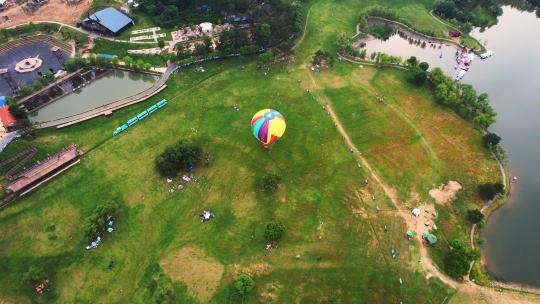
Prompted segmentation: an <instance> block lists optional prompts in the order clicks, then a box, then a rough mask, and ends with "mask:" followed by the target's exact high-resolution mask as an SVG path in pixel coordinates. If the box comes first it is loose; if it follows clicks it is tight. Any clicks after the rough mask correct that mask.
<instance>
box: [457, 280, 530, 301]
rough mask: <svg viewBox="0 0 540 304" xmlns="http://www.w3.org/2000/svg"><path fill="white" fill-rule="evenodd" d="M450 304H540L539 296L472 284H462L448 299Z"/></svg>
mask: <svg viewBox="0 0 540 304" xmlns="http://www.w3.org/2000/svg"><path fill="white" fill-rule="evenodd" d="M448 303H450V304H492V303H498V304H532V303H540V296H538V295H532V294H524V293H517V292H511V291H508V290H504V291H500V290H497V289H495V288H489V287H481V286H477V285H474V284H472V283H467V284H462V285H460V286H459V287H458V293H457V294H456V295H455V296H454V297H452V298H451V299H450V301H449V302H448Z"/></svg>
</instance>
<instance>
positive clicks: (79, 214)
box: [0, 0, 497, 303]
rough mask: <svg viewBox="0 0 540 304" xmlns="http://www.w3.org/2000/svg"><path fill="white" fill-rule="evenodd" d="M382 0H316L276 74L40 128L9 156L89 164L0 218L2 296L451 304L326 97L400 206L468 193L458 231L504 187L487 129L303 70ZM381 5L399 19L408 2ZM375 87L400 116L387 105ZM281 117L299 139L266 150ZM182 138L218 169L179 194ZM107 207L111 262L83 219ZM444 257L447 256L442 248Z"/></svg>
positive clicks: (370, 87)
mask: <svg viewBox="0 0 540 304" xmlns="http://www.w3.org/2000/svg"><path fill="white" fill-rule="evenodd" d="M375 3H376V2H366V3H364V2H362V3H359V2H355V1H340V2H333V1H328V0H315V1H314V2H312V3H311V4H310V6H308V7H307V8H306V11H307V9H309V8H310V9H311V10H310V17H309V22H308V24H307V29H308V30H307V33H306V36H305V38H304V40H303V42H302V43H301V44H300V46H299V47H298V48H297V49H296V63H293V64H290V65H286V66H274V67H273V68H272V69H271V71H270V72H269V73H268V74H265V73H264V72H263V71H262V70H259V69H257V68H256V63H255V62H252V61H250V60H248V59H244V58H241V59H235V60H227V61H219V62H212V63H208V64H205V65H204V67H205V69H206V72H205V73H197V72H194V71H193V69H186V70H183V71H180V72H179V73H178V74H177V75H175V76H173V77H172V78H171V79H170V81H169V82H168V89H167V90H165V91H164V92H163V93H161V94H160V95H159V96H156V97H155V98H152V99H151V100H148V101H145V102H143V103H141V104H138V105H134V106H132V107H130V108H127V109H124V110H121V111H118V112H115V113H114V115H112V117H109V118H104V117H101V118H96V119H93V120H91V121H88V122H85V123H82V124H79V125H75V126H72V127H69V128H66V129H60V130H56V129H51V130H42V131H39V132H38V133H37V135H38V136H37V138H36V139H34V140H19V141H17V142H15V143H14V144H12V145H10V146H9V148H8V149H7V150H6V151H5V152H4V153H3V154H2V158H3V157H8V156H9V155H12V154H14V153H16V152H17V151H20V150H21V149H23V148H24V147H27V146H29V145H37V146H38V147H39V149H40V152H39V155H38V156H36V158H35V159H39V158H42V157H44V156H45V155H46V154H48V153H53V152H55V151H57V150H58V149H60V148H61V147H63V146H66V145H68V144H71V143H76V144H78V145H79V146H80V148H81V149H82V150H83V151H85V154H84V155H83V157H82V160H81V164H79V165H77V166H75V167H74V168H72V169H70V170H69V171H67V172H65V173H63V174H62V175H60V176H59V177H58V178H56V179H55V180H53V181H51V182H49V183H48V184H47V185H45V186H43V187H41V188H40V189H38V190H36V191H34V192H32V193H31V194H29V195H27V196H26V197H24V198H23V199H21V200H18V201H16V202H14V203H12V204H11V205H10V206H8V207H7V208H4V209H2V210H1V211H0V229H1V231H2V233H1V234H0V273H2V276H0V286H1V287H2V288H0V300H1V301H4V302H7V303H10V302H13V303H30V302H42V303H50V302H56V303H103V302H108V303H152V302H163V301H169V302H173V303H197V302H200V303H206V302H210V303H239V302H242V301H243V302H245V303H293V302H299V303H334V302H335V303H400V301H403V303H441V302H443V300H444V299H445V298H446V297H448V296H451V295H452V294H453V292H454V291H453V290H449V289H447V287H445V286H443V285H442V284H441V283H440V282H439V281H438V280H437V279H433V278H432V279H426V278H425V276H426V275H425V273H424V272H423V271H422V270H421V269H420V268H419V266H418V262H419V261H418V259H419V256H418V248H417V247H416V246H417V245H415V243H413V242H408V241H407V240H406V239H405V238H404V233H405V231H406V230H407V227H406V226H405V223H404V222H403V220H402V219H401V218H399V217H397V216H396V215H395V212H393V211H394V209H393V207H392V205H391V204H390V202H389V200H388V198H387V197H385V195H384V193H383V191H381V189H380V188H378V186H377V185H376V184H375V183H370V184H369V186H367V187H365V186H363V180H364V178H365V177H366V175H367V172H366V171H364V169H363V168H359V167H358V166H357V160H356V159H355V158H354V157H353V155H351V153H350V152H349V151H348V149H347V148H346V146H345V145H344V144H343V141H342V139H341V136H340V135H339V133H338V131H337V130H336V129H335V126H334V124H333V122H332V120H331V119H330V118H329V116H328V115H327V113H326V111H325V110H324V109H323V107H322V104H321V102H320V100H321V98H323V97H324V98H327V99H328V100H330V102H332V104H333V105H334V107H335V110H336V112H337V114H338V117H339V119H340V120H341V122H342V123H343V124H344V126H345V128H346V131H347V132H348V134H349V135H350V136H351V138H352V139H353V141H354V143H355V144H356V145H357V147H358V148H359V149H360V150H361V152H362V153H363V155H364V156H365V157H366V159H367V160H368V161H369V162H370V163H371V164H372V166H373V167H374V169H376V171H377V173H378V174H380V175H381V177H382V178H384V180H385V182H386V183H387V184H389V185H390V186H391V187H393V188H395V189H396V190H397V193H398V196H399V199H400V200H403V201H406V200H407V199H408V197H409V196H410V195H411V193H413V192H414V193H418V195H419V197H420V198H421V199H422V200H425V201H428V200H429V197H428V196H427V193H426V191H427V190H429V189H430V188H432V187H433V186H437V185H438V184H439V183H443V182H447V181H448V180H454V179H455V180H458V181H459V182H460V183H462V184H463V185H464V189H463V191H462V192H461V194H460V196H459V197H458V200H457V201H456V204H455V206H457V207H455V208H458V209H459V210H454V207H445V208H441V209H440V211H439V213H440V214H441V217H440V218H441V219H443V220H444V219H448V223H453V222H454V221H455V220H456V219H457V218H458V217H457V216H456V215H457V214H459V212H461V210H466V208H468V206H474V205H475V204H477V203H478V201H476V200H475V197H474V189H473V185H474V183H476V182H477V181H480V180H491V179H492V178H493V179H495V178H496V177H497V175H496V174H497V172H495V171H493V170H494V169H493V168H496V164H495V162H493V161H489V160H486V159H487V154H486V152H485V151H484V150H482V148H481V147H480V134H479V133H478V132H476V131H474V130H473V129H472V127H471V126H470V125H469V124H467V123H465V122H463V121H462V120H460V119H459V118H457V117H456V116H455V115H454V114H452V113H451V112H448V111H445V110H444V109H441V108H439V107H438V106H436V105H435V103H434V102H433V100H432V98H431V97H430V95H429V93H428V92H427V91H424V90H421V89H416V88H413V87H410V86H409V85H408V84H407V82H406V74H404V72H400V71H395V70H389V69H388V70H387V69H381V70H376V69H372V68H365V69H359V68H358V66H357V65H354V64H349V63H336V65H335V67H334V68H332V69H330V70H324V71H323V72H322V73H320V74H317V75H310V74H309V73H311V72H310V71H309V70H308V68H307V65H306V63H307V62H308V61H309V60H310V58H311V56H312V55H313V54H314V53H315V51H316V50H317V49H319V48H320V49H323V50H328V51H332V50H333V48H334V41H335V37H337V35H338V34H339V33H341V32H346V33H350V34H351V35H352V34H353V33H354V25H355V22H356V17H357V15H358V13H359V12H360V10H361V9H362V8H363V7H365V6H367V5H370V4H375ZM415 3H416V4H414V5H417V6H418V9H419V10H420V9H421V8H423V10H421V12H422V14H420V15H421V16H424V14H427V11H428V9H429V7H430V6H431V1H419V2H415ZM383 4H385V5H390V6H392V7H393V8H400V7H406V6H407V5H409V2H407V1H398V0H396V1H389V2H384V3H383ZM410 16H411V17H410V18H413V15H410ZM422 20H423V21H422V22H428V21H426V20H427V19H422ZM411 21H414V19H411ZM433 22H436V21H433ZM419 24H420V21H419ZM426 24H429V22H428V23H426ZM312 78H313V80H312ZM375 92H378V93H381V94H384V95H385V96H386V98H387V101H388V105H386V106H383V105H380V104H378V103H377V102H376V100H375V98H374V93H375ZM161 98H167V99H168V100H169V105H167V106H166V107H165V108H164V109H162V110H160V111H158V112H156V113H155V114H153V115H152V116H150V117H149V118H147V119H146V120H144V121H143V122H141V123H139V124H137V125H136V126H134V127H133V128H130V129H129V130H128V131H127V132H126V133H124V134H122V135H121V136H118V137H115V138H111V134H112V132H113V131H114V129H115V128H116V127H117V126H119V125H120V124H122V123H123V122H125V121H126V120H127V119H129V118H131V117H132V116H134V115H136V114H137V113H139V112H140V111H141V110H143V109H145V108H147V107H148V106H150V105H152V104H153V103H155V102H157V101H159V100H160V99H161ZM234 104H238V105H239V107H240V109H239V110H238V111H236V110H234V109H233V108H232V106H233V105H234ZM268 107H272V108H275V109H277V110H278V111H280V112H281V113H283V114H284V115H285V117H286V119H287V131H286V133H285V135H284V137H283V138H282V139H281V140H280V141H279V142H278V143H277V144H276V145H274V146H273V147H271V148H270V149H268V150H266V149H263V148H262V147H261V146H260V144H259V143H258V142H257V141H256V139H255V138H254V137H253V136H252V134H251V132H250V128H249V123H250V120H251V117H252V115H253V114H254V113H255V112H256V111H258V110H260V109H262V108H268ZM179 140H192V141H195V142H196V143H198V144H199V145H200V146H201V147H203V149H204V150H205V151H206V152H208V153H209V154H210V155H211V162H210V164H209V165H208V166H204V167H198V168H196V170H195V175H196V177H197V178H198V179H199V183H189V184H187V186H186V187H185V189H184V190H182V191H175V192H174V193H169V192H168V189H169V188H170V185H169V184H167V182H166V180H165V178H163V177H160V176H159V175H158V174H157V172H156V170H155V168H154V158H155V157H156V156H157V155H158V154H159V153H161V152H162V151H163V149H164V148H165V147H166V146H167V145H171V144H174V143H176V142H178V141H179ZM408 156H409V157H408ZM267 173H276V174H279V175H280V176H281V177H282V179H283V184H282V186H281V187H280V189H279V191H278V192H277V193H276V194H274V195H272V196H268V195H266V194H263V193H261V192H260V190H259V188H258V186H257V185H258V183H259V182H260V180H261V178H262V177H263V176H264V175H265V174H267ZM174 183H175V184H178V183H179V180H178V179H176V180H175V182H174ZM373 195H374V196H375V199H374V197H373ZM111 199H114V200H117V201H119V202H120V203H121V210H120V213H119V217H118V221H117V227H118V229H117V230H116V231H115V232H114V233H113V234H111V235H107V236H106V238H105V241H104V243H103V244H102V245H101V246H100V247H99V248H98V249H96V250H92V251H86V250H85V249H84V246H85V245H87V244H86V241H85V240H84V237H83V235H82V226H83V225H84V219H85V218H86V217H87V216H88V215H90V213H91V212H92V210H93V208H94V207H95V206H96V205H98V204H99V203H100V202H103V201H107V200H111ZM208 207H211V208H213V209H214V210H215V213H216V218H214V219H213V220H211V221H210V222H207V223H204V224H202V223H200V221H199V219H198V214H199V213H200V212H201V211H202V210H203V209H205V208H208ZM378 210H379V211H378ZM271 220H280V221H282V222H283V223H284V224H285V226H286V235H285V237H284V238H283V240H282V241H280V243H279V246H278V248H276V249H274V250H272V251H266V250H265V241H264V237H263V230H264V226H265V225H266V223H268V222H269V221H271ZM450 220H452V222H451V221H450ZM458 223H460V222H458ZM385 225H386V226H387V227H388V231H387V232H385V230H384V228H383V227H384V226H385ZM460 225H461V226H460ZM460 225H456V226H454V225H446V226H448V227H446V226H444V225H442V226H444V229H445V233H448V235H449V238H450V237H453V236H454V235H456V236H462V235H463V234H464V233H465V232H466V228H467V227H466V225H465V224H464V223H460ZM442 238H443V240H444V237H442ZM439 244H440V245H441V246H439V247H435V248H436V250H439V251H440V252H438V251H436V252H435V256H436V257H440V256H441V255H442V253H444V250H445V249H444V248H445V246H444V242H443V241H441V242H440V243H439ZM392 247H394V248H395V249H396V250H397V252H398V254H397V259H396V260H394V259H392V257H391V249H392ZM439 248H441V249H439ZM298 255H299V256H300V257H299V258H296V256H298ZM111 262H113V267H112V269H109V267H108V265H109V264H110V263H111ZM439 262H440V261H439ZM32 265H42V266H43V267H44V268H45V269H46V270H47V273H48V275H49V277H50V279H51V281H52V287H53V288H52V292H50V293H46V294H43V295H35V294H34V292H33V290H32V287H31V286H29V285H26V284H24V283H22V282H21V276H22V274H23V273H24V272H25V271H26V270H27V269H28V268H29V267H30V266H32ZM241 272H247V273H250V274H251V275H252V276H253V277H254V281H255V289H254V290H253V291H252V292H251V293H250V294H249V295H248V296H247V297H246V298H245V299H242V298H240V297H239V296H237V295H235V294H234V292H233V291H232V282H233V280H234V278H235V276H236V275H237V274H239V273H241ZM400 278H401V279H402V282H403V284H400V281H399V279H400Z"/></svg>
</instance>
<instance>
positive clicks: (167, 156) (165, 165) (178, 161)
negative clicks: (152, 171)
mask: <svg viewBox="0 0 540 304" xmlns="http://www.w3.org/2000/svg"><path fill="white" fill-rule="evenodd" d="M201 155H202V149H201V148H200V147H199V146H196V145H194V144H192V143H189V142H185V141H180V142H178V143H177V144H175V145H172V146H168V147H167V148H165V151H163V153H161V154H160V155H158V156H157V157H156V160H155V163H156V169H157V171H158V172H159V173H160V174H161V175H163V176H175V175H176V174H178V172H179V171H180V170H182V169H184V170H187V169H189V168H190V167H191V166H195V165H197V164H198V163H199V162H200V159H201Z"/></svg>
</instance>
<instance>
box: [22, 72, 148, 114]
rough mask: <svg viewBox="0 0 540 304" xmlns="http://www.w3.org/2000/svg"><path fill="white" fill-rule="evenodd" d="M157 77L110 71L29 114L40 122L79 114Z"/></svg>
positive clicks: (139, 88) (132, 92)
mask: <svg viewBox="0 0 540 304" xmlns="http://www.w3.org/2000/svg"><path fill="white" fill-rule="evenodd" d="M156 80H157V77H156V76H152V75H148V74H142V73H135V72H125V71H116V70H115V71H113V72H112V73H110V74H108V75H106V76H104V77H102V78H100V79H98V80H96V81H94V82H92V83H90V84H89V85H87V86H86V87H83V88H82V89H81V90H78V91H75V92H74V93H71V94H69V95H67V96H65V97H62V98H60V99H58V100H57V101H55V102H53V103H51V104H50V105H47V106H45V107H44V108H42V109H40V110H38V111H37V114H36V115H35V116H32V117H30V120H31V121H32V122H44V121H50V120H55V119H59V118H64V117H67V116H71V115H75V114H79V113H82V112H85V111H88V110H92V109H95V108H97V107H99V106H102V105H105V104H108V103H111V102H114V101H117V100H120V99H122V98H125V97H128V96H131V95H135V94H137V93H139V92H141V91H144V90H146V89H148V88H150V87H151V86H152V85H153V84H154V82H155V81H156Z"/></svg>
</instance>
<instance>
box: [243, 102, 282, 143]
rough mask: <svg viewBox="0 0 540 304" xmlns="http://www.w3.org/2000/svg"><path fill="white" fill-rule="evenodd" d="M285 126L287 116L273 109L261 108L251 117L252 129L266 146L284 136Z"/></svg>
mask: <svg viewBox="0 0 540 304" xmlns="http://www.w3.org/2000/svg"><path fill="white" fill-rule="evenodd" d="M285 127H286V123H285V118H284V117H283V115H281V113H279V112H278V111H276V110H273V109H264V110H260V111H259V112H257V113H255V115H254V116H253V118H252V119H251V131H252V132H253V135H255V137H257V139H258V140H259V141H260V142H261V143H262V144H263V146H264V147H265V148H267V147H268V146H270V145H271V144H273V143H275V142H276V141H277V140H278V139H279V138H280V137H281V136H283V133H285Z"/></svg>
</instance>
